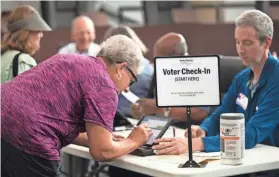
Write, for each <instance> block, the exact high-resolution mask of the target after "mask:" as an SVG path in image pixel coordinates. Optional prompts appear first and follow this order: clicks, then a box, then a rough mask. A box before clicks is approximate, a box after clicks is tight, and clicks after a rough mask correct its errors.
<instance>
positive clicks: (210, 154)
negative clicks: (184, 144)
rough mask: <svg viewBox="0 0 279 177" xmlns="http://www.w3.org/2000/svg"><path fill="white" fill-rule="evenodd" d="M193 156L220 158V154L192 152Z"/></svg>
mask: <svg viewBox="0 0 279 177" xmlns="http://www.w3.org/2000/svg"><path fill="white" fill-rule="evenodd" d="M193 156H196V157H207V158H213V159H215V158H216V159H217V158H220V156H221V153H220V152H194V153H193Z"/></svg>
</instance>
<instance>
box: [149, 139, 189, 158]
mask: <svg viewBox="0 0 279 177" xmlns="http://www.w3.org/2000/svg"><path fill="white" fill-rule="evenodd" d="M154 143H158V145H154V146H153V147H152V149H154V150H155V153H156V155H179V154H183V153H186V152H188V139H187V138H160V139H157V140H156V141H155V142H154Z"/></svg>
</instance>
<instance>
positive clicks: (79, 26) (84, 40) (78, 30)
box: [72, 16, 96, 52]
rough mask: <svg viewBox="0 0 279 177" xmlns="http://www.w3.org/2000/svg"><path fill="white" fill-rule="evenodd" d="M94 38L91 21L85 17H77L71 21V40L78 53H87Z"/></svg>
mask: <svg viewBox="0 0 279 177" xmlns="http://www.w3.org/2000/svg"><path fill="white" fill-rule="evenodd" d="M95 38H96V35H95V28H94V23H93V21H92V20H91V19H90V18H89V17H87V16H78V17H76V18H75V19H74V20H73V21H72V40H73V41H74V42H75V43H76V44H77V49H78V50H79V51H80V52H84V51H87V50H88V48H89V46H90V44H91V42H93V41H94V40H95Z"/></svg>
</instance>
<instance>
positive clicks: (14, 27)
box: [1, 5, 51, 84]
mask: <svg viewBox="0 0 279 177" xmlns="http://www.w3.org/2000/svg"><path fill="white" fill-rule="evenodd" d="M7 29H8V32H7V33H6V34H5V35H4V39H3V40H2V47H1V84H2V83H4V82H6V81H9V80H11V79H13V78H14V77H16V76H17V75H19V74H21V73H23V72H24V71H26V70H29V69H30V68H32V67H34V66H36V65H37V63H36V60H35V59H34V58H33V57H31V55H33V54H34V53H35V52H37V51H38V50H39V48H40V40H41V38H42V37H43V33H42V32H43V31H51V28H50V27H49V26H48V25H47V23H46V22H45V21H44V20H43V19H42V18H41V16H40V14H39V13H38V12H37V11H36V10H35V9H34V8H33V7H31V6H28V5H24V6H19V7H17V8H16V9H14V10H13V11H12V12H11V14H10V16H9V18H8V23H7Z"/></svg>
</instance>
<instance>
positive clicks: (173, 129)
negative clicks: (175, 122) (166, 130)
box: [172, 127, 175, 137]
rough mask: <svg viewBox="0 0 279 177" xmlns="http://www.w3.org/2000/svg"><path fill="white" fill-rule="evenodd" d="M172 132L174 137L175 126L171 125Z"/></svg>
mask: <svg viewBox="0 0 279 177" xmlns="http://www.w3.org/2000/svg"><path fill="white" fill-rule="evenodd" d="M172 133H173V137H175V128H174V127H172Z"/></svg>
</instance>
